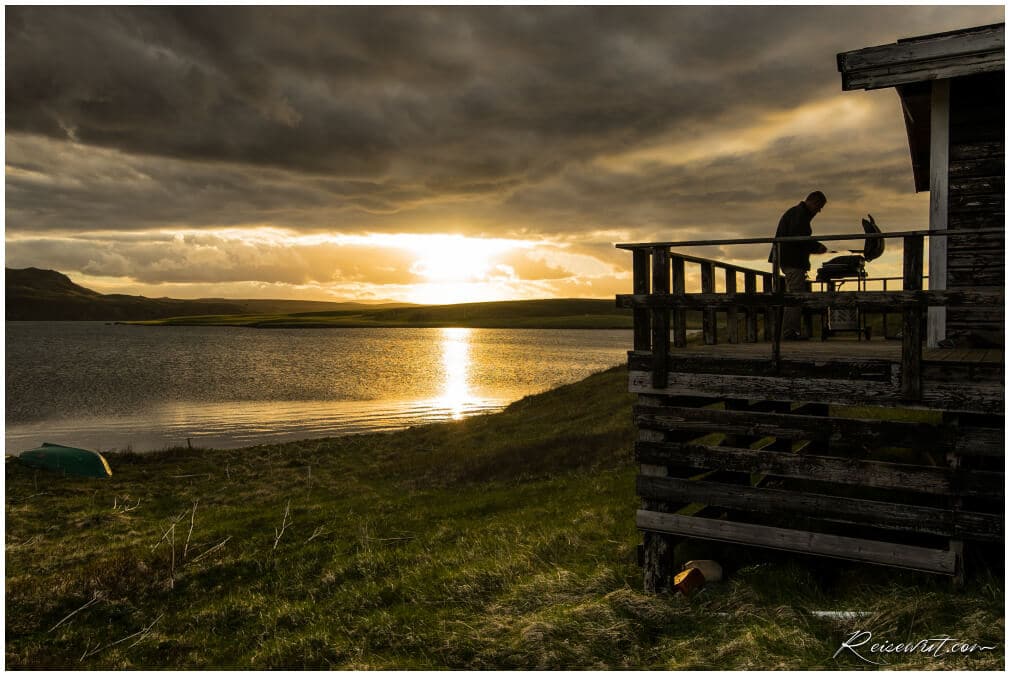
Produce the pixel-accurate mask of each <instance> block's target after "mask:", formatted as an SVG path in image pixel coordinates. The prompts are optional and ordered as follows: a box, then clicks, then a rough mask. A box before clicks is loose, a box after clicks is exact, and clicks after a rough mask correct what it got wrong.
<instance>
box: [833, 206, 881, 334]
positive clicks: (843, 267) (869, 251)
mask: <svg viewBox="0 0 1010 676" xmlns="http://www.w3.org/2000/svg"><path fill="white" fill-rule="evenodd" d="M863 232H865V233H867V234H873V233H879V232H880V228H878V227H877V224H876V222H875V221H874V220H873V216H872V215H870V214H867V218H864V219H863ZM883 253H884V240H883V239H882V238H874V239H867V240H865V242H864V243H863V248H862V249H858V250H852V249H850V250H849V255H847V256H837V257H835V258H832V259H831V260H829V261H827V262H826V263H824V265H822V266H821V267H819V268H818V269H817V281H818V282H821V283H822V285H823V287H824V288H826V289H827V290H828V291H840V290H842V288H843V287H844V286H845V285H846V284H853V285H854V286H855V287H856V288H855V290H856V291H866V263H867V262H868V261H872V260H874V259H877V258H880V256H881V254H883ZM842 331H851V332H855V333H856V334H857V336H858V337H859V339H860V340H862V339H863V338H866V339H867V340H869V339H870V327H869V326H867V325H866V321H865V317H864V316H863V313H862V312H861V311H860V310H859V309H858V308H833V307H829V308H828V309H827V313H826V318H825V321H824V325H823V326H822V328H821V340H827V339H828V338H830V337H831V336H832V335H834V334H835V333H839V332H842Z"/></svg>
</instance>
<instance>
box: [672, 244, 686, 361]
mask: <svg viewBox="0 0 1010 676" xmlns="http://www.w3.org/2000/svg"><path fill="white" fill-rule="evenodd" d="M672 266H673V294H674V295H677V296H682V295H684V294H685V293H687V279H686V277H685V274H684V257H683V256H674V257H673V260H672ZM673 345H674V347H686V346H687V313H686V312H685V311H684V310H674V311H673Z"/></svg>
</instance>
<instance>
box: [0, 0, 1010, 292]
mask: <svg viewBox="0 0 1010 676" xmlns="http://www.w3.org/2000/svg"><path fill="white" fill-rule="evenodd" d="M6 18H7V20H6V35H5V38H6V132H7V135H6V157H7V167H6V169H7V172H6V174H7V175H6V210H5V217H6V228H7V233H8V244H7V251H8V258H9V260H11V261H17V260H25V259H27V258H31V259H32V260H36V261H40V262H42V263H43V264H46V263H44V261H43V259H45V260H48V261H51V262H49V263H48V264H46V265H47V266H49V267H60V266H63V265H65V264H66V265H69V264H71V263H73V264H74V265H77V266H78V267H75V268H71V269H74V270H81V271H83V270H85V269H87V270H89V271H96V274H97V271H99V270H100V271H103V272H102V274H112V272H113V271H118V272H117V273H116V274H128V275H129V276H131V278H133V279H136V280H144V281H145V282H146V283H152V284H154V283H167V282H170V281H173V280H175V281H179V280H184V279H190V280H204V281H206V282H207V283H211V282H214V283H219V282H220V283H225V282H226V281H228V280H231V281H230V282H228V283H231V282H238V281H240V280H245V281H254V280H258V281H262V282H267V283H272V282H283V283H290V284H297V283H302V282H304V281H305V280H312V283H317V282H318V283H338V281H339V280H345V281H346V280H355V279H359V280H367V281H369V282H370V283H375V284H379V285H381V284H385V283H388V284H409V283H410V281H409V280H410V277H409V274H410V273H409V270H410V265H409V264H408V265H407V266H406V267H403V264H404V261H402V260H399V259H397V258H395V256H394V257H393V258H392V259H391V260H390V261H389V264H388V265H372V264H370V263H365V262H363V261H368V260H370V259H371V256H373V255H374V256H379V255H380V253H383V252H363V253H362V255H359V256H356V257H355V258H354V259H353V260H345V258H344V257H343V256H342V251H341V250H329V249H327V248H326V247H322V246H317V247H292V248H290V249H285V248H283V247H280V248H277V247H267V248H266V249H264V248H263V247H262V246H261V245H252V244H248V243H242V242H241V241H238V240H227V241H226V242H225V241H213V242H211V243H209V244H204V245H202V246H203V247H204V248H200V247H199V246H197V245H196V244H193V243H192V242H186V243H184V244H178V243H176V242H175V240H172V241H170V242H168V243H166V242H163V241H160V240H158V241H152V242H151V243H149V244H145V242H144V240H143V238H144V237H148V236H151V233H160V232H169V231H172V230H173V229H178V230H182V231H186V232H192V231H198V230H201V229H203V230H206V231H208V233H215V232H221V231H222V230H223V229H229V228H232V229H245V230H246V231H249V232H253V231H257V230H260V229H262V228H263V227H265V226H269V227H273V228H278V229H282V230H284V231H286V232H290V233H293V234H295V235H298V234H306V233H329V234H366V233H390V234H397V233H439V232H455V233H461V234H467V235H470V236H481V237H503V238H513V239H532V240H538V241H540V240H543V241H551V242H556V243H564V244H565V245H566V246H567V247H569V249H568V251H570V252H571V253H573V254H575V253H577V254H580V255H584V256H586V257H587V258H588V259H593V260H595V261H597V262H598V263H599V265H600V266H602V268H603V269H606V270H613V269H615V267H614V266H617V268H616V269H626V268H627V266H628V261H627V260H626V259H627V255H626V254H623V253H622V252H619V251H615V250H614V249H613V247H612V244H613V243H614V242H615V241H627V240H632V241H646V240H655V239H660V240H675V239H688V238H702V237H735V236H748V235H765V234H768V233H769V232H770V231H771V230H772V229H773V227H774V224H775V223H776V222H777V219H778V217H779V215H780V214H781V212H782V210H784V209H785V208H786V207H788V206H789V205H790V204H792V203H794V202H795V201H798V200H799V199H800V198H801V197H802V196H803V195H805V194H806V192H808V191H809V190H810V189H812V188H814V187H817V188H820V189H823V190H824V191H825V192H827V193H828V196H829V199H830V202H829V205H828V208H827V209H826V210H825V211H824V213H823V214H821V216H819V217H818V221H817V223H816V224H815V225H816V227H817V228H818V229H819V231H824V232H845V231H851V230H852V229H853V228H857V227H858V218H859V217H860V216H861V215H862V214H863V213H865V212H867V211H872V212H873V213H874V215H875V216H877V217H878V221H880V222H882V223H888V224H901V225H909V226H916V225H918V221H919V220H921V219H922V218H923V217H924V216H925V214H926V211H925V206H924V204H925V202H924V200H923V199H922V197H921V196H915V195H914V194H913V188H912V183H911V171H910V168H909V163H908V155H907V153H908V150H907V141H906V140H905V137H904V128H903V125H902V120H901V114H900V110H899V108H898V105H897V97H896V96H895V95H894V93H893V92H892V91H881V92H847V93H843V92H841V91H840V84H839V77H838V74H837V72H836V67H835V54H836V53H837V52H839V51H845V50H849V49H858V48H860V47H864V46H869V45H873V44H883V43H889V42H893V41H894V40H895V39H896V38H898V37H904V36H909V35H916V34H923V33H929V32H936V31H941V30H949V29H954V28H959V27H964V26H969V25H977V24H982V23H990V22H993V21H1001V20H1002V18H1003V8H1002V7H974V8H951V7H910V6H901V7H643V8H626V7H496V8H467V7H442V8H425V7H368V8H361V7H265V6H257V7H112V8H93V7H25V6H20V7H10V8H8V9H7V13H6ZM93 232H101V233H103V235H102V236H103V237H108V236H111V235H110V233H135V234H137V235H138V237H139V239H138V240H137V241H135V242H133V243H130V244H128V243H127V242H126V241H125V240H117V242H118V243H117V245H116V248H115V251H113V252H103V251H100V250H98V247H97V246H85V245H81V244H80V241H81V240H80V237H83V236H85V235H86V234H87V233H93ZM32 236H34V239H32ZM188 236H190V237H192V235H188ZM208 237H210V238H211V239H213V237H214V235H213V234H209V235H208ZM194 241H195V240H194ZM28 242H32V244H31V245H29V244H28ZM58 242H63V244H58ZM67 242H73V244H66V243H67ZM226 245H227V246H226ZM32 247H35V248H34V249H33V248H32ZM77 247H80V250H79V251H78V250H75V249H76V248H77ZM227 247H233V250H230V251H229V250H226V249H227ZM167 251H171V252H173V254H174V255H176V256H177V259H176V260H173V258H172V257H170V256H167V255H162V254H163V253H165V252H167ZM741 251H742V253H738V252H736V251H734V252H718V253H723V254H728V255H731V256H734V257H736V256H743V257H744V258H747V257H750V258H752V259H753V260H755V261H760V259H761V256H760V252H758V251H757V250H756V249H753V250H747V251H743V250H741ZM84 252H87V255H86V256H85V255H84ZM198 252H199V255H198ZM383 255H391V254H390V252H389V251H388V250H385V251H384V254H383ZM47 256H48V258H46V257H47ZM200 256H202V258H200ZM180 261H182V262H180ZM197 261H199V263H200V264H199V265H197V264H196V262H197ZM546 261H547V259H544V260H541V261H534V260H532V259H530V258H528V257H525V258H523V257H521V259H519V260H509V261H501V262H500V264H501V265H503V266H505V268H509V269H511V270H512V272H513V273H514V274H515V275H516V276H517V278H519V279H523V280H527V281H532V280H541V281H543V280H551V279H553V280H555V281H554V282H553V283H554V284H555V285H560V284H561V281H560V280H563V279H569V278H570V279H571V280H572V282H571V284H572V286H570V287H567V288H568V290H571V291H577V290H579V289H580V288H582V287H579V286H578V284H580V283H583V282H585V283H587V284H590V286H591V284H592V283H595V282H592V280H593V279H594V275H595V274H597V273H595V272H589V271H588V267H586V268H584V269H582V271H581V272H577V273H575V274H573V275H569V276H567V277H566V276H564V275H565V274H566V271H567V272H571V269H570V268H566V267H565V266H563V265H560V266H559V264H557V263H556V261H551V262H546ZM587 265H588V264H587ZM355 266H356V267H355ZM576 267H578V266H576ZM334 271H336V272H334ZM499 272H501V273H502V274H505V269H504V268H503V269H501V270H499ZM334 275H335V276H334ZM545 283H546V282H545ZM531 288H533V287H531ZM552 288H560V287H557V286H556V287H552ZM586 288H589V287H586ZM591 288H593V289H596V288H598V286H597V287H591ZM604 295H606V294H604Z"/></svg>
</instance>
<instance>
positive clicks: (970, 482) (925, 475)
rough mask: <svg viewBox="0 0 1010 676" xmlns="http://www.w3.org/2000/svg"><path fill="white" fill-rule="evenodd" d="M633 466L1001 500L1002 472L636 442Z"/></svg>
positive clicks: (746, 449)
mask: <svg viewBox="0 0 1010 676" xmlns="http://www.w3.org/2000/svg"><path fill="white" fill-rule="evenodd" d="M635 458H636V459H637V461H638V462H648V463H654V464H673V463H680V464H685V465H690V466H691V467H699V468H704V469H714V470H720V471H727V472H749V473H764V474H771V475H774V476H780V477H788V478H794V479H806V480H810V481H826V482H829V483H840V484H847V485H850V484H851V485H856V486H873V487H876V488H891V489H896V490H903V491H912V492H916V493H927V494H934V495H952V494H954V493H959V494H961V495H965V496H989V497H1001V496H1002V494H1003V483H1004V479H1003V473H1002V472H983V471H981V470H975V471H967V470H965V471H960V472H955V471H953V470H951V469H949V468H946V467H931V466H925V465H908V464H900V463H892V462H879V461H876V460H857V459H853V458H839V457H833V456H821V455H809V454H808V455H797V454H795V453H791V452H781V451H774V450H754V449H751V448H739V447H730V446H710V445H703V444H696V443H690V442H642V441H640V442H637V443H636V444H635Z"/></svg>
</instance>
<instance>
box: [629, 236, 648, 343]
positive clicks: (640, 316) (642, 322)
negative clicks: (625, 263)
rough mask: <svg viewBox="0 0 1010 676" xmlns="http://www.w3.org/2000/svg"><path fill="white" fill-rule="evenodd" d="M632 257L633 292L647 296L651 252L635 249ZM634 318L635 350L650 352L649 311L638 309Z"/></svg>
mask: <svg viewBox="0 0 1010 676" xmlns="http://www.w3.org/2000/svg"><path fill="white" fill-rule="evenodd" d="M632 256H633V258H632V279H633V287H632V292H633V293H634V294H635V295H636V296H646V295H648V293H649V250H648V249H643V248H636V249H633V250H632ZM632 317H633V319H634V327H635V350H640V351H642V352H648V351H649V350H651V349H652V335H651V327H650V325H649V310H647V309H646V308H639V307H636V308H635V309H634V310H633V311H632Z"/></svg>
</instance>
